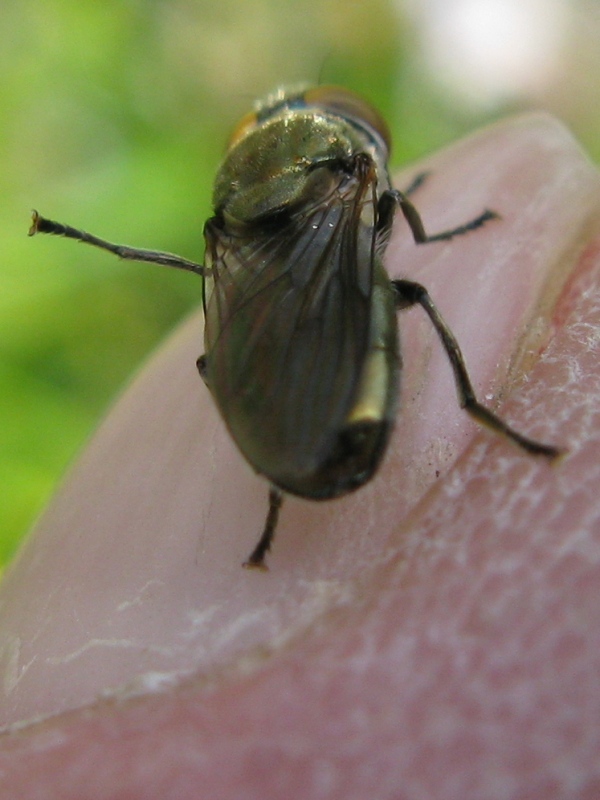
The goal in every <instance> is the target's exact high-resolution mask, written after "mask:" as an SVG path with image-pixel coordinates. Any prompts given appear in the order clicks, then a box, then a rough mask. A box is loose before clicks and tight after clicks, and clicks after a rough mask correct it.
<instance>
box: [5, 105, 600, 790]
mask: <svg viewBox="0 0 600 800" xmlns="http://www.w3.org/2000/svg"><path fill="white" fill-rule="evenodd" d="M423 168H425V169H428V170H431V173H432V174H431V176H430V178H429V179H428V181H427V183H426V185H425V186H424V187H423V188H422V190H419V193H418V195H417V196H415V197H414V198H413V199H414V202H415V204H416V205H417V206H418V208H419V209H420V210H421V212H422V214H423V217H424V220H425V224H426V226H427V228H428V230H430V231H431V232H432V233H433V232H435V231H437V230H440V229H443V228H446V227H450V226H452V225H454V224H456V223H458V222H462V221H464V220H465V219H469V218H471V217H473V216H474V215H475V214H477V213H478V212H479V211H481V210H482V208H484V207H486V206H489V207H492V208H494V209H495V210H497V211H498V212H499V213H500V214H501V216H502V219H501V220H500V221H495V222H493V223H489V225H488V226H486V227H485V228H484V229H483V230H481V231H477V232H476V233H473V234H470V235H469V236H466V237H463V238H461V239H459V240H458V239H457V240H454V241H453V242H450V243H445V244H436V245H430V246H424V247H420V248H416V247H415V246H414V244H412V242H411V240H410V235H409V233H408V230H407V228H406V226H404V225H402V224H401V222H400V220H399V222H400V224H398V225H397V226H396V228H395V232H394V238H393V241H392V243H391V244H390V248H389V250H388V254H387V258H386V265H387V267H388V271H389V272H390V275H392V276H394V277H409V278H411V279H414V280H418V281H420V282H422V283H423V284H425V285H426V286H427V287H428V288H429V290H430V292H431V294H432V296H433V298H434V300H436V302H437V303H438V305H439V307H440V309H441V311H442V313H443V314H444V315H445V317H446V319H447V321H448V322H449V323H450V324H451V327H452V328H453V330H454V332H455V333H456V335H457V338H458V340H459V342H460V343H461V345H462V347H463V349H464V352H465V357H466V360H467V365H468V367H469V371H470V374H471V377H472V379H473V382H474V385H475V387H476V389H477V391H478V392H479V393H480V396H481V398H482V399H483V398H486V397H487V396H488V395H491V396H492V399H491V400H490V401H489V402H490V403H491V404H492V406H494V407H495V401H497V400H498V398H499V395H502V400H503V402H502V403H501V404H500V407H499V409H500V412H501V414H502V416H503V417H504V418H505V419H507V420H509V421H510V422H511V423H512V424H513V425H514V426H515V427H516V428H517V429H518V430H520V431H522V432H524V433H527V434H529V435H531V436H535V437H537V438H539V439H541V440H543V441H546V442H550V443H553V444H559V445H564V446H566V447H567V448H568V453H567V455H566V456H565V457H564V458H563V459H562V460H561V461H560V462H559V463H558V464H557V465H555V466H549V465H548V464H547V463H545V462H544V461H543V460H540V459H534V458H530V457H527V456H525V455H523V454H522V453H521V452H519V451H518V450H517V449H516V448H514V447H513V446H511V445H510V444H509V443H507V442H505V441H503V440H500V439H498V438H497V437H495V436H493V435H491V434H490V433H489V432H487V431H483V430H481V429H480V428H478V427H477V426H476V425H475V424H474V423H472V422H471V421H470V420H469V419H468V417H467V416H466V415H465V414H464V412H461V411H460V409H457V408H456V402H455V394H454V389H453V386H452V380H451V377H450V371H449V368H448V366H447V362H446V361H445V359H444V356H443V355H442V354H441V352H440V348H439V347H438V344H437V341H436V339H435V337H434V335H433V334H432V331H431V326H430V325H428V323H427V321H426V319H425V315H424V313H422V312H421V311H420V310H419V309H415V310H411V311H408V312H403V313H402V314H401V315H400V325H401V332H402V340H403V347H402V352H403V357H404V361H405V373H404V376H403V378H404V383H403V389H402V411H401V415H400V417H399V421H398V425H397V429H396V432H395V434H394V437H393V439H392V442H391V445H390V450H389V453H388V456H387V458H386V462H385V464H384V466H383V467H382V469H381V472H380V473H379V475H378V476H377V477H376V478H375V480H373V481H372V482H371V483H370V484H369V485H368V486H366V487H364V488H363V489H361V490H360V491H359V492H357V493H356V494H354V495H352V496H350V497H348V498H345V499H343V500H338V501H335V502H330V503H307V502H302V501H300V500H295V499H287V500H286V503H285V505H284V508H283V511H282V515H281V520H280V526H279V529H278V534H277V538H276V541H275V544H274V548H273V551H272V553H271V554H270V555H269V557H268V563H269V567H270V571H269V573H267V574H264V573H257V572H248V571H244V570H242V569H241V568H240V563H241V561H243V559H244V558H245V557H246V556H247V555H248V553H249V551H250V549H251V548H252V546H253V545H254V543H255V538H256V536H258V534H259V532H260V526H261V524H262V521H263V519H264V514H265V512H266V493H267V489H266V486H265V483H264V481H261V480H260V479H259V478H257V477H256V476H254V475H253V474H252V473H251V472H250V471H249V469H248V468H247V467H246V466H245V465H244V464H243V462H241V458H240V456H239V455H238V454H237V451H236V450H235V447H234V446H233V445H232V443H231V442H230V441H229V439H228V436H227V433H226V431H225V430H224V428H223V426H222V424H221V423H220V421H219V418H218V416H217V414H216V412H215V410H214V408H213V406H212V404H211V401H210V397H209V394H208V392H207V391H206V390H205V389H204V387H202V385H201V384H199V381H198V378H197V375H194V360H195V357H196V356H197V355H198V353H199V341H201V338H200V337H201V333H200V330H201V328H200V324H199V322H198V320H192V321H190V322H189V323H188V324H187V325H186V326H184V327H183V329H182V330H180V331H179V332H178V333H177V334H176V335H175V337H174V338H173V339H172V340H171V341H170V342H169V343H168V344H167V345H166V346H165V348H164V349H163V351H162V352H160V353H159V354H157V356H156V357H155V358H154V359H153V360H152V361H151V362H150V364H149V365H148V366H147V367H146V369H145V370H144V372H143V373H142V374H141V375H140V377H139V378H138V379H137V381H136V382H135V383H134V385H133V386H132V387H131V388H130V390H129V391H128V392H127V393H126V395H125V396H124V398H123V399H122V400H121V401H120V402H119V403H118V404H117V406H116V407H115V409H114V410H113V411H112V412H111V414H110V415H109V418H108V420H107V421H106V423H105V424H104V425H103V427H102V428H101V429H100V431H99V433H98V435H97V436H96V438H95V439H94V441H93V442H92V443H91V444H90V446H89V447H88V449H87V450H86V452H85V453H84V455H83V457H82V459H81V460H80V462H79V463H78V465H76V467H75V469H74V470H73V473H72V474H71V476H70V477H69V479H68V480H67V483H66V485H65V487H64V488H63V490H62V492H61V493H59V495H58V497H57V499H56V501H55V503H54V504H53V506H52V507H51V508H50V509H49V510H48V512H47V514H46V515H45V517H44V519H43V520H42V521H41V522H40V525H39V526H38V528H37V530H36V532H35V533H34V535H33V536H32V538H31V539H30V540H29V542H28V544H27V545H26V546H25V547H24V549H23V551H22V553H21V555H20V557H19V559H18V560H17V562H16V563H15V565H14V566H13V568H12V570H11V571H10V573H9V575H8V576H7V578H6V580H5V582H4V584H3V586H2V587H1V588H0V630H1V631H2V640H3V643H4V646H3V653H2V656H3V657H2V661H1V664H2V668H3V678H4V688H5V694H4V703H3V706H2V709H1V710H2V713H3V721H4V722H5V723H8V722H13V723H14V722H16V721H23V720H28V719H32V718H33V717H34V716H36V715H41V714H49V713H56V712H60V711H63V713H62V714H59V715H58V716H53V717H50V718H48V719H47V720H45V721H42V722H38V723H33V724H28V725H22V726H19V727H17V729H15V730H13V731H12V732H9V733H6V734H5V735H4V736H3V737H0V796H1V797H19V798H22V799H23V800H26V798H38V797H44V798H57V799H58V798H60V799H61V800H70V798H78V799H79V798H82V797H85V798H138V797H139V798H142V797H143V798H148V799H149V800H153V799H154V798H156V799H157V800H158V798H161V800H164V798H188V797H189V798H197V797H198V796H199V793H200V795H201V796H205V797H211V798H214V799H215V800H220V799H222V800H226V799H228V798H244V800H245V799H246V798H248V799H250V798H257V799H258V798H261V799H262V800H270V799H271V798H303V800H305V799H308V800H312V799H313V798H332V800H334V799H336V798H340V800H341V798H344V800H352V799H353V798H356V800H359V798H360V800H364V798H366V797H377V798H406V799H407V800H413V798H414V799H415V800H416V799H417V798H422V797H444V798H452V799H453V798H456V799H457V800H459V799H460V800H469V799H470V798H473V800H482V798H491V799H492V800H505V799H506V800H508V798H522V800H530V799H531V800H533V798H544V800H553V799H554V798H566V797H568V798H590V800H591V798H596V797H598V795H599V794H600V767H599V765H598V759H597V753H598V751H599V748H600V726H599V725H598V719H599V715H600V688H599V687H600V683H599V682H598V679H597V676H598V674H599V670H600V603H598V601H597V596H596V595H597V592H596V587H597V585H598V581H599V579H600V574H599V572H600V496H599V494H598V491H597V487H598V478H599V477H600V476H599V475H598V473H599V471H600V467H599V464H600V424H599V423H600V381H599V379H598V378H599V370H600V360H599V359H598V331H599V330H600V327H599V326H600V303H599V301H598V283H599V282H600V178H599V177H598V174H597V173H596V172H595V170H594V168H593V167H592V166H591V165H590V164H589V163H587V162H586V161H585V159H584V158H583V157H582V155H581V153H580V152H579V151H578V149H577V147H576V145H575V144H574V143H573V141H572V140H571V139H570V137H569V135H568V134H567V133H566V132H565V131H564V130H563V129H562V128H561V127H560V126H559V125H558V123H556V122H555V121H553V120H552V119H550V118H548V117H545V116H541V115H534V116H528V117H525V118H517V119H516V120H510V121H508V122H504V123H500V124H499V125H497V126H494V127H493V128H490V129H486V130H485V131H483V132H480V133H479V134H476V136H475V138H473V139H470V140H465V141H463V142H461V143H459V144H458V145H455V146H454V147H453V148H450V149H449V150H446V151H444V152H443V153H440V154H438V155H436V156H434V157H433V158H432V159H429V160H428V161H427V162H426V163H425V164H424V165H418V166H417V167H416V168H413V170H411V172H410V173H405V174H404V175H403V176H401V177H400V178H399V179H398V180H397V181H396V183H397V185H400V186H402V185H406V184H407V183H408V182H409V180H410V177H411V175H414V174H415V172H417V171H420V170H421V169H423ZM53 245H54V246H58V244H57V243H56V242H54V243H53ZM65 246H73V245H72V244H71V243H69V244H65ZM41 257H43V256H41ZM124 268H125V266H124ZM191 280H193V278H191ZM106 598H109V599H108V600H107V599H106ZM110 603H113V606H114V607H113V606H111V605H110ZM190 608H191V609H193V611H194V615H193V617H191V616H190V614H189V610H190ZM203 613H204V616H203ZM190 620H191V622H190ZM196 634H197V635H196ZM225 634H226V635H225ZM190 642H191V644H190ZM185 643H187V644H185ZM178 670H179V671H180V672H184V673H187V675H188V676H187V677H184V678H181V679H179V680H176V678H175V676H176V674H177V671H178ZM140 673H143V674H145V676H146V677H145V679H141V678H139V675H140ZM159 673H160V674H159ZM65 676H66V677H65ZM136 676H138V678H137V682H136ZM125 685H126V686H127V689H126V690H125V689H123V688H121V690H120V691H117V692H116V693H115V692H114V691H113V693H112V696H111V697H109V698H105V699H101V700H99V701H95V698H96V697H97V696H98V695H99V694H100V693H101V692H103V691H105V690H107V689H109V688H112V689H114V687H123V686H125ZM153 687H154V688H155V689H156V688H160V689H161V690H160V691H153V690H152V689H153ZM81 706H84V707H81ZM65 709H71V710H67V711H65Z"/></svg>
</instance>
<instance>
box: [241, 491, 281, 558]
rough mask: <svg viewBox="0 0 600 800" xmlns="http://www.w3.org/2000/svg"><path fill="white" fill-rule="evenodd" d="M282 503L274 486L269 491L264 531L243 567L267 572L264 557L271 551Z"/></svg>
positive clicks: (279, 493)
mask: <svg viewBox="0 0 600 800" xmlns="http://www.w3.org/2000/svg"><path fill="white" fill-rule="evenodd" d="M282 503H283V495H282V494H281V492H280V491H279V489H276V488H275V487H274V486H271V488H270V490H269V513H268V514H267V519H266V522H265V527H264V530H263V532H262V534H261V537H260V539H259V540H258V544H257V545H256V547H255V548H254V550H253V551H252V552H251V553H250V556H249V558H248V560H247V561H244V563H243V565H242V566H244V567H246V568H247V569H262V570H267V569H268V567H267V565H266V564H265V556H266V555H267V553H268V552H269V550H270V549H271V545H272V544H273V539H274V537H275V528H276V527H277V519H278V517H279V509H280V508H281V505H282Z"/></svg>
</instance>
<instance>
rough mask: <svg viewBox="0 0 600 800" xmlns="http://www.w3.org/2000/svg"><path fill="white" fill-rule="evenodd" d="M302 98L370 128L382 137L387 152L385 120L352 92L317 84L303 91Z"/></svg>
mask: <svg viewBox="0 0 600 800" xmlns="http://www.w3.org/2000/svg"><path fill="white" fill-rule="evenodd" d="M304 100H305V102H306V104H307V105H310V106H312V105H314V106H318V107H321V108H323V109H325V110H329V111H332V112H334V113H335V114H339V116H340V117H345V118H346V119H350V120H354V121H356V122H358V123H360V124H362V125H363V126H365V127H367V128H371V129H372V130H374V131H375V133H376V134H377V135H378V136H379V137H380V138H381V139H383V142H384V144H385V146H386V148H387V151H388V153H389V151H390V149H391V146H392V137H391V134H390V129H389V128H388V126H387V123H386V121H385V120H384V119H383V117H382V116H381V114H380V113H379V111H377V109H375V108H373V106H372V105H371V104H370V103H367V101H366V100H363V98H362V97H359V96H358V95H357V94H355V93H354V92H351V91H349V90H348V89H344V88H343V87H341V86H317V87H315V88H314V89H309V90H308V91H307V92H305V93H304Z"/></svg>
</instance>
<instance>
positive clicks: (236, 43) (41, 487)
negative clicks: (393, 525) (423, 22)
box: [0, 0, 498, 562]
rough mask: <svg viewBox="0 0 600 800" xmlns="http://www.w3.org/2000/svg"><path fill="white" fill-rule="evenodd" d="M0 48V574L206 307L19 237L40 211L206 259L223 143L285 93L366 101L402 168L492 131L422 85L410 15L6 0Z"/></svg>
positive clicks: (242, 0)
mask: <svg viewBox="0 0 600 800" xmlns="http://www.w3.org/2000/svg"><path fill="white" fill-rule="evenodd" d="M0 31H1V36H2V47H0V75H1V76H2V78H1V86H2V91H1V92H0V142H1V158H0V190H1V191H0V234H1V236H2V248H1V252H2V259H1V262H0V269H1V271H2V290H1V293H0V326H1V334H2V335H1V337H0V381H1V384H0V386H1V391H0V424H1V435H0V485H1V486H2V498H3V499H2V502H1V503H0V562H3V561H6V559H7V558H8V557H9V556H10V555H11V554H12V553H13V551H14V549H15V547H16V544H17V542H18V540H19V538H20V537H21V536H22V535H23V533H24V532H25V531H26V530H27V529H28V527H30V525H31V523H32V520H33V519H34V518H35V516H36V515H37V514H38V513H39V512H40V510H41V509H42V508H43V506H44V504H45V503H46V502H47V500H48V499H49V497H50V496H51V495H52V492H53V491H54V489H55V487H56V485H57V482H58V481H59V480H60V478H61V476H62V474H63V473H64V470H65V468H66V467H67V465H68V464H69V463H70V462H71V461H72V459H73V458H74V456H75V455H76V454H77V452H78V451H79V450H80V449H81V447H82V445H83V444H84V442H85V440H86V438H87V437H89V435H90V434H91V433H92V432H93V430H94V428H95V426H96V425H97V423H98V420H99V419H100V417H101V416H102V414H103V413H104V412H105V411H106V409H107V407H108V405H109V404H110V402H111V401H112V399H113V398H114V397H115V395H116V393H117V392H118V391H119V390H120V389H121V388H122V387H123V385H124V384H125V383H126V382H127V380H128V378H129V376H130V375H131V374H132V373H133V372H134V371H135V370H136V369H137V367H138V365H139V364H140V362H141V361H142V360H143V359H144V358H145V357H146V356H147V354H148V353H149V352H150V351H151V350H152V349H153V348H154V347H155V345H156V344H157V343H158V342H159V341H160V340H161V338H163V337H164V335H165V333H166V332H167V331H168V330H169V329H171V328H172V327H173V326H174V325H175V324H176V323H177V321H178V320H180V319H181V318H182V317H183V316H184V315H185V314H186V313H187V312H188V311H189V310H191V309H192V308H195V307H197V306H198V304H199V300H200V282H199V281H198V279H197V278H195V277H194V276H191V275H187V274H183V273H179V272H176V271H170V270H166V269H163V268H160V267H156V266H145V265H139V264H131V263H128V264H124V263H122V262H119V261H118V260H117V259H115V258H112V257H110V256H109V255H107V254H104V253H101V252H99V251H96V250H95V249H94V248H89V247H85V246H83V245H79V244H76V243H73V242H68V241H61V240H57V239H55V238H52V237H37V238H35V239H28V238H27V236H26V233H27V228H28V224H29V213H30V209H31V208H32V207H35V208H38V209H39V210H40V212H41V213H43V214H45V215H47V216H50V217H52V218H54V219H59V220H61V221H64V222H68V223H70V224H72V225H75V226H79V227H82V228H85V229H86V230H90V231H92V232H94V233H96V234H98V235H100V236H104V237H106V238H108V239H111V240H112V241H119V242H124V243H128V244H132V245H137V246H142V247H151V248H155V249H163V250H170V251H173V252H176V253H180V254H181V255H184V256H187V257H188V258H190V259H194V260H201V259H202V252H203V246H202V236H201V233H202V224H203V221H204V219H206V217H207V216H208V215H209V213H210V192H211V182H212V178H213V175H214V173H215V170H216V168H217V165H218V163H219V160H220V157H221V154H222V150H223V143H224V141H225V140H226V136H227V134H228V132H229V130H230V128H231V127H232V125H234V124H235V122H236V120H237V118H238V116H240V115H241V114H243V113H245V112H246V111H247V110H248V108H249V107H250V105H251V103H252V101H253V100H254V98H255V97H256V96H257V95H261V94H263V93H265V92H267V91H269V90H271V89H273V88H274V87H275V86H276V85H278V84H281V83H296V82H299V81H304V82H313V83H314V82H326V83H340V84H343V85H345V86H347V87H349V88H352V89H355V90H356V91H358V92H360V93H362V94H364V95H365V96H366V97H368V98H370V99H371V100H372V101H373V103H374V104H375V105H377V106H378V107H379V108H380V110H381V111H382V112H383V114H384V116H385V117H386V118H387V119H388V121H389V122H390V126H391V128H392V131H393V133H394V142H395V151H394V161H395V163H401V162H402V161H406V160H409V159H412V158H415V157H417V156H419V155H421V154H422V153H425V152H427V151H430V150H432V149H433V148H435V147H437V146H439V145H441V144H443V143H444V142H446V141H449V140H451V139H453V138H456V137H457V136H459V135H460V134H461V133H462V132H464V131H465V130H467V129H469V128H470V127H474V126H475V124H476V123H477V122H479V121H480V120H481V119H482V118H483V116H484V115H483V114H480V113H479V112H473V111H472V110H471V111H468V110H466V108H461V109H460V110H458V109H457V108H455V107H454V106H453V104H452V103H449V102H447V98H445V97H443V96H442V94H441V93H440V91H439V89H436V88H435V86H433V85H432V83H431V81H430V80H429V79H427V78H426V77H425V76H424V74H423V71H422V70H421V68H420V67H419V59H418V57H417V56H418V53H417V52H416V49H417V45H416V39H415V36H414V29H413V25H411V24H409V22H408V21H407V18H406V17H405V16H403V14H402V4H401V3H400V2H398V3H396V4H393V3H391V2H385V0H364V2H357V3H353V2H349V1H348V0H219V2H212V1H211V2H208V0H103V2H101V3H92V2H86V1H85V0H3V2H2V4H1V5H0ZM494 113H498V109H495V110H494ZM201 349H202V343H201V342H199V343H198V352H199V353H200V351H201ZM199 391H201V384H200V382H199Z"/></svg>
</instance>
